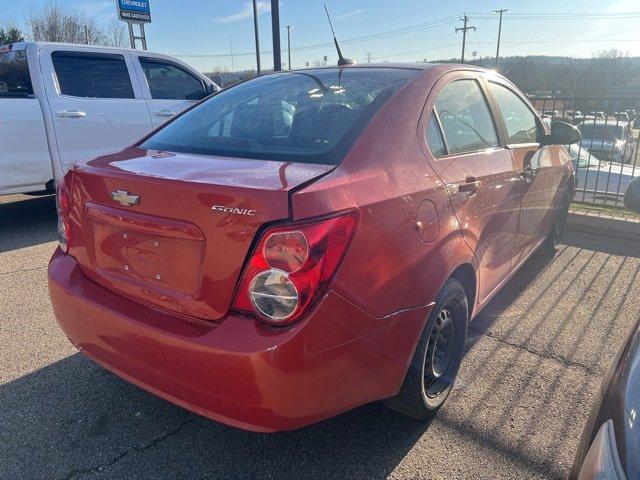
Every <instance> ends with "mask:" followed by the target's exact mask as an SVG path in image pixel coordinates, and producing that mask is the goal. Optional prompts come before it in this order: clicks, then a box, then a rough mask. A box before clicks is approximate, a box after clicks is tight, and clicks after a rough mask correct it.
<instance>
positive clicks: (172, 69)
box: [140, 58, 206, 100]
mask: <svg viewBox="0 0 640 480" xmlns="http://www.w3.org/2000/svg"><path fill="white" fill-rule="evenodd" d="M140 65H141V66H142V70H143V71H144V75H145V77H147V83H148V84H149V90H150V91H151V98H153V99H158V100H200V99H201V98H204V96H205V95H206V93H205V89H204V85H203V83H202V82H201V81H200V80H199V79H197V78H196V77H194V76H193V75H191V74H190V73H188V72H186V71H185V70H184V69H182V68H180V67H178V66H176V65H172V64H170V63H167V62H163V61H161V60H156V59H152V58H140Z"/></svg>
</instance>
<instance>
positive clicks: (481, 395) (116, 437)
mask: <svg viewBox="0 0 640 480" xmlns="http://www.w3.org/2000/svg"><path fill="white" fill-rule="evenodd" d="M39 200H40V201H42V200H44V199H39ZM2 207H3V206H1V205H0V215H3V210H2ZM47 208H49V207H46V206H45V205H43V206H42V209H43V211H46V209H47ZM32 220H33V218H32ZM53 222H55V217H54V218H53ZM54 227H55V224H54ZM51 230H52V234H55V228H52V229H51ZM567 243H568V245H569V246H563V247H562V248H561V250H560V251H559V252H558V255H557V256H556V257H555V258H554V259H552V258H550V257H548V256H545V255H543V254H542V253H537V254H535V255H534V256H533V257H532V258H531V259H530V260H529V261H528V262H527V264H526V265H525V266H524V267H523V268H522V270H520V272H518V273H517V274H516V275H515V277H514V278H513V279H512V280H511V282H510V283H509V284H508V285H507V286H506V287H505V288H504V289H503V290H502V292H501V293H500V294H499V295H498V296H497V297H496V298H495V299H494V300H493V301H492V302H491V303H490V304H489V305H488V306H487V308H486V309H485V310H484V311H483V312H482V313H481V314H480V316H479V317H478V318H477V319H476V320H475V321H474V322H473V323H472V324H471V325H470V330H469V342H468V348H467V359H465V363H463V369H462V371H461V377H462V378H461V385H459V386H458V387H456V388H454V391H453V395H452V398H451V399H449V402H448V403H447V405H446V406H445V408H444V409H443V410H442V411H441V412H440V413H439V415H438V416H437V417H436V420H435V423H434V424H433V425H431V424H429V423H423V422H416V421H414V420H411V419H408V418H405V417H403V416H400V415H398V414H395V413H394V412H391V411H389V410H388V409H386V408H385V407H383V406H382V405H381V404H379V403H374V404H371V405H366V406H364V407H361V408H358V409H356V410H353V411H351V412H347V413H345V414H343V415H340V416H338V417H336V418H333V419H330V420H327V421H325V422H322V423H319V424H317V425H313V426H310V427H307V428H304V429H301V430H298V431H294V432H285V433H278V434H272V435H264V434H255V433H248V432H244V431H241V430H237V429H234V428H229V427H226V426H223V425H221V424H218V423H215V422H212V421H209V420H207V419H203V418H201V417H199V416H197V415H194V414H191V413H189V412H187V411H185V410H183V409H181V408H178V407H176V406H173V405H171V404H170V403H167V402H165V401H163V400H161V399H159V398H157V397H155V396H153V395H150V394H148V393H146V392H144V391H142V390H140V389H138V388H136V387H134V386H132V385H130V384H128V383H126V382H124V381H122V380H120V379H119V378H117V377H116V376H114V375H112V374H110V373H108V372H107V371H105V370H103V369H102V368H100V367H98V366H96V365H94V364H93V363H92V362H91V361H89V360H87V359H86V358H84V357H83V356H82V355H81V354H74V355H72V356H70V357H67V358H65V359H63V360H60V361H58V362H56V363H53V364H51V365H49V366H47V367H45V368H42V369H40V370H38V371H35V372H33V373H31V374H28V375H25V376H23V377H21V378H19V379H17V380H14V381H11V382H8V383H6V384H4V385H1V386H0V405H1V411H0V458H2V459H3V461H2V462H0V478H52V479H62V478H64V479H71V478H76V477H83V476H85V475H90V474H91V475H93V476H96V477H99V478H109V479H116V478H203V477H207V478H302V479H309V478H374V479H379V478H386V477H387V476H389V475H390V474H391V472H393V471H394V469H396V467H398V466H399V465H400V464H401V463H402V462H403V460H404V459H405V457H407V456H408V455H409V454H410V452H411V455H418V458H419V464H417V465H415V466H413V467H412V468H414V469H413V470H412V471H411V475H419V476H420V475H421V472H422V475H424V476H425V477H431V476H434V475H433V471H428V470H427V468H428V467H429V462H430V450H429V449H428V448H425V447H424V444H425V442H424V440H422V441H421V438H422V437H423V436H424V435H427V436H433V438H434V439H435V440H434V441H436V442H439V441H440V438H441V436H442V432H443V430H455V431H456V432H458V433H459V435H460V436H461V437H462V438H464V439H465V441H467V442H470V443H472V445H474V446H475V450H478V451H479V450H480V449H484V450H483V451H484V452H485V454H486V452H487V450H488V451H490V454H493V455H494V456H498V457H499V458H500V459H505V461H508V462H509V464H510V465H517V466H518V467H519V468H520V469H521V470H524V471H527V472H529V473H530V474H531V476H534V475H535V476H541V477H547V478H561V477H564V476H566V475H565V474H566V473H567V471H568V466H567V465H569V466H570V462H571V459H572V457H573V453H574V450H575V445H576V444H577V441H578V439H579V435H580V431H581V429H582V424H583V422H584V418H585V417H586V412H587V411H588V409H589V406H590V401H591V398H592V397H591V396H592V395H593V391H594V390H595V389H596V388H597V383H598V382H599V378H600V377H601V376H602V375H603V372H604V370H606V367H607V366H608V363H609V361H610V357H611V356H612V355H613V353H612V352H615V350H616V349H617V346H618V344H620V343H621V342H622V340H623V339H624V336H625V332H624V330H625V328H627V325H626V323H625V322H627V321H628V322H630V323H632V322H633V321H635V318H637V315H636V314H635V313H634V312H637V310H638V309H637V308H635V309H634V308H633V306H632V307H629V306H628V305H629V303H628V302H627V300H628V299H629V298H634V295H635V296H636V297H635V298H637V294H638V287H637V285H638V282H637V279H638V275H639V272H640V262H638V261H637V260H636V259H634V258H630V257H620V256H614V253H612V252H622V251H623V250H624V249H625V248H627V247H620V246H612V245H610V244H608V243H607V242H603V243H602V244H601V243H600V241H599V240H597V239H596V240H594V241H590V240H585V239H584V238H579V237H575V236H573V235H569V238H568V239H567ZM599 249H602V251H599ZM624 251H626V250H624ZM616 255H620V254H619V253H616ZM634 285H635V287H634ZM613 292H618V293H617V294H616V295H612V293H613ZM611 318H613V319H614V321H608V320H609V319H611ZM448 438H450V437H448ZM444 448H445V450H446V449H448V448H450V449H451V450H456V448H458V453H460V450H459V447H457V446H456V444H449V445H448V446H446V445H445V447H444ZM416 450H418V452H417V453H416ZM143 453H144V455H143ZM440 455H442V453H441V452H440ZM441 461H442V460H441ZM468 461H469V460H467V462H468ZM463 463H464V462H463ZM403 465H404V464H403ZM404 473H405V474H406V472H404ZM486 473H487V475H488V476H491V473H490V472H489V471H487V472H486ZM460 474H461V476H464V471H462V472H461V473H460ZM401 476H402V475H401Z"/></svg>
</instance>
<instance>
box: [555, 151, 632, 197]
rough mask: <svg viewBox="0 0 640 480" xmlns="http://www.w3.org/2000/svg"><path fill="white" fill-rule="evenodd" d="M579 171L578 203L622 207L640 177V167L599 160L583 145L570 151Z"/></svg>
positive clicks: (577, 180) (577, 185) (577, 173)
mask: <svg viewBox="0 0 640 480" xmlns="http://www.w3.org/2000/svg"><path fill="white" fill-rule="evenodd" d="M567 150H568V151H569V154H570V155H571V160H572V161H573V166H574V168H575V171H576V188H575V190H576V192H575V195H574V200H576V201H578V202H588V203H597V204H602V205H622V202H623V198H624V194H625V192H626V191H627V188H628V187H629V184H630V183H631V181H632V180H633V179H634V178H636V177H640V166H635V165H625V164H623V163H620V162H607V161H604V160H599V159H598V158H596V156H595V155H592V154H591V152H589V150H587V149H586V148H584V147H582V146H581V145H580V144H577V145H571V146H569V147H568V148H567Z"/></svg>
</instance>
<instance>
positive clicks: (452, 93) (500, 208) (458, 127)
mask: <svg viewBox="0 0 640 480" xmlns="http://www.w3.org/2000/svg"><path fill="white" fill-rule="evenodd" d="M427 128H428V133H427V137H428V143H429V146H430V150H431V152H432V153H433V154H434V155H436V156H438V155H437V154H436V153H435V152H436V151H437V150H438V148H437V146H436V145H435V144H437V143H438V141H439V140H438V139H439V138H440V139H441V140H442V142H443V146H442V147H441V148H440V151H441V155H439V156H440V159H439V160H437V161H436V163H438V164H439V165H440V167H439V168H436V170H437V171H438V170H439V175H440V178H441V179H442V180H443V182H444V183H445V184H446V185H447V188H448V190H449V193H450V197H451V201H452V205H453V208H454V211H455V214H456V218H457V220H458V222H459V224H460V227H461V230H462V232H463V235H464V237H465V240H466V241H467V243H468V244H469V246H470V247H471V249H472V250H473V251H474V252H475V254H476V258H477V261H478V264H479V290H478V293H479V300H480V302H483V301H484V300H485V299H486V298H487V297H488V296H490V295H491V293H492V292H493V291H494V290H495V289H496V288H497V287H499V286H500V284H501V283H502V282H503V281H504V280H505V278H506V277H507V275H508V274H509V271H510V268H511V255H512V253H513V246H514V242H515V235H516V231H517V223H518V216H519V210H520V196H519V190H518V189H519V185H518V182H517V181H516V179H517V172H515V169H514V163H513V157H512V156H511V153H510V152H509V151H508V150H507V149H505V148H502V147H501V146H500V141H499V138H498V134H497V129H496V126H495V124H494V122H493V119H492V114H491V111H490V109H489V106H488V102H487V99H486V97H485V95H484V93H483V90H482V89H481V86H480V83H479V81H478V80H476V79H469V78H462V79H459V80H455V81H452V82H450V83H448V84H447V85H446V86H444V87H443V88H442V90H441V91H440V93H439V94H438V98H437V100H436V103H435V107H434V111H433V114H432V118H431V119H430V122H429V126H428V127H427Z"/></svg>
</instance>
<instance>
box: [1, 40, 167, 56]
mask: <svg viewBox="0 0 640 480" xmlns="http://www.w3.org/2000/svg"><path fill="white" fill-rule="evenodd" d="M29 45H35V46H36V48H40V47H48V46H53V47H73V48H90V49H92V50H104V51H107V52H138V53H140V50H135V49H133V48H123V47H110V46H106V45H87V44H86V43H59V42H16V43H13V44H11V49H12V50H26V49H27V47H28V46H29ZM147 53H153V54H157V55H165V56H171V55H167V54H163V53H159V52H151V51H149V52H147Z"/></svg>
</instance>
